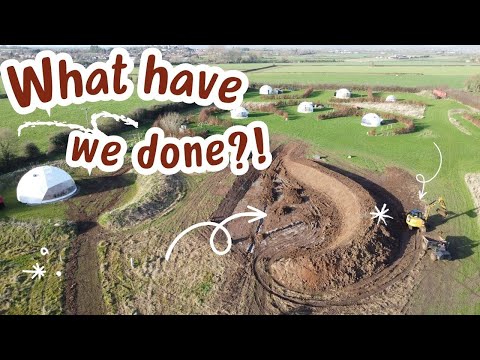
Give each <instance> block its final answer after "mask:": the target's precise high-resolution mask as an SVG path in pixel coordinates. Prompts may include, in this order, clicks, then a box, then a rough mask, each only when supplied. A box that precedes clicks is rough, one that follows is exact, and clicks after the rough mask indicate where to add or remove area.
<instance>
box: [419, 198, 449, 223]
mask: <svg viewBox="0 0 480 360" xmlns="http://www.w3.org/2000/svg"><path fill="white" fill-rule="evenodd" d="M437 204H438V205H439V206H440V208H437V213H439V214H440V215H442V216H443V217H446V216H447V214H448V211H447V204H446V203H445V199H444V198H443V197H439V198H438V199H437V200H435V201H432V202H431V203H430V204H428V205H427V209H426V211H425V218H424V219H425V221H427V220H428V218H429V217H430V213H431V211H432V209H433V208H434V207H435V205H437Z"/></svg>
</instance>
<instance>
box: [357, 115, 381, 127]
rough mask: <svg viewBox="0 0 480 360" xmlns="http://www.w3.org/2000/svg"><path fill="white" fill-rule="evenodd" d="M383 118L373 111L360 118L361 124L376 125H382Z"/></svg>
mask: <svg viewBox="0 0 480 360" xmlns="http://www.w3.org/2000/svg"><path fill="white" fill-rule="evenodd" d="M382 121H383V119H382V118H381V117H380V116H378V115H377V114H374V113H368V114H366V115H365V116H364V117H363V118H362V126H366V127H378V126H380V125H382Z"/></svg>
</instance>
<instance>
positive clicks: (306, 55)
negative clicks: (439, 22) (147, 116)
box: [0, 45, 480, 66]
mask: <svg viewBox="0 0 480 360" xmlns="http://www.w3.org/2000/svg"><path fill="white" fill-rule="evenodd" d="M149 47H155V48H158V49H160V50H161V51H162V55H163V58H164V59H165V60H167V61H169V62H171V63H172V64H180V63H184V62H188V63H192V64H199V63H218V64H220V63H301V62H342V61H345V59H347V58H349V57H353V58H370V59H384V60H391V61H402V60H410V59H428V58H431V57H438V56H441V57H443V56H445V57H448V56H450V57H451V56H461V58H462V59H463V61H465V62H466V63H480V56H479V54H466V53H465V54H462V53H461V52H460V51H438V50H434V49H432V50H431V51H422V52H419V53H415V52H414V51H413V52H412V53H397V52H393V51H391V52H389V51H374V50H372V51H365V50H363V51H361V52H359V51H353V50H345V49H335V48H332V49H324V50H309V49H295V48H292V49H287V48H285V49H272V48H267V47H265V48H255V49H251V48H248V47H225V46H223V45H212V46H208V47H205V48H191V47H188V46H184V45H145V46H131V47H128V46H127V47H125V48H126V49H127V50H128V52H129V54H130V56H131V57H132V58H133V59H134V63H135V64H136V65H138V64H139V62H140V57H141V54H142V52H143V50H145V49H146V48H149ZM42 50H45V48H37V47H35V46H32V47H23V46H6V45H3V46H0V62H2V61H4V60H7V59H17V60H25V59H33V58H34V57H35V55H36V54H37V53H39V52H40V51H42ZM51 50H53V51H55V52H61V51H63V52H67V53H68V54H70V55H71V56H72V58H73V60H74V61H75V62H78V63H80V64H82V65H84V66H88V65H90V64H92V63H94V62H97V61H105V60H107V59H108V56H109V54H110V51H111V48H108V47H105V46H98V45H91V46H85V47H80V46H77V47H71V48H67V47H62V48H58V47H57V48H55V47H52V49H51Z"/></svg>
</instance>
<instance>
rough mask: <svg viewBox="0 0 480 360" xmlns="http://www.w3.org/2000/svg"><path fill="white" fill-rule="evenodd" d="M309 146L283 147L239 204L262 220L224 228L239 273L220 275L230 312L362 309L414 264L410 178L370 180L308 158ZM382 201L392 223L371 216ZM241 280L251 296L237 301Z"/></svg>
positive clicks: (392, 174) (389, 174) (391, 172)
mask: <svg viewBox="0 0 480 360" xmlns="http://www.w3.org/2000/svg"><path fill="white" fill-rule="evenodd" d="M305 150H306V147H305V145H304V144H301V143H290V144H287V145H284V146H282V147H281V148H279V149H278V150H277V151H276V154H275V156H274V161H273V162H272V165H271V166H270V167H269V169H268V170H266V171H263V172H262V173H261V174H260V176H259V178H258V179H257V180H256V181H254V182H253V183H252V184H251V187H250V188H249V190H248V191H247V192H246V193H245V195H244V196H243V197H242V198H241V199H240V200H239V201H238V204H237V206H236V207H235V212H240V211H245V208H246V206H247V205H250V206H254V207H256V208H258V209H261V210H262V211H265V212H266V213H267V217H266V218H265V219H263V220H261V221H260V222H254V223H252V224H245V222H244V221H236V222H235V221H234V222H231V223H229V224H228V225H227V228H228V230H229V232H230V233H231V234H232V238H233V244H234V247H233V250H232V253H233V254H232V255H231V259H232V260H234V261H235V263H237V264H239V267H238V268H237V269H238V270H232V271H231V272H229V273H228V275H227V274H226V276H227V277H228V278H229V279H231V283H230V282H228V283H227V285H226V291H225V292H224V293H223V294H222V295H221V300H222V301H224V302H225V303H228V304H234V303H239V304H240V305H238V306H237V307H235V308H232V309H231V310H229V311H232V312H247V313H278V312H282V313H283V312H288V311H290V310H292V309H294V308H295V307H296V306H297V307H298V305H301V306H303V307H305V306H306V307H308V308H309V309H315V308H316V309H319V308H329V309H334V308H335V309H338V306H350V305H354V304H358V303H359V302H361V301H364V299H366V298H368V297H370V296H372V295H373V294H378V293H380V292H382V291H384V290H385V289H387V288H388V287H389V286H390V285H392V284H393V283H396V282H397V281H398V280H401V279H404V278H405V277H406V276H407V275H408V274H409V273H410V271H411V269H412V267H413V266H414V264H415V263H416V262H417V258H418V256H417V255H416V254H417V252H416V251H415V249H416V247H417V245H416V240H415V241H410V240H411V239H412V237H411V236H412V234H410V233H409V232H408V229H407V228H406V226H405V224H404V223H403V221H404V220H403V219H404V218H405V211H404V206H407V207H408V208H410V207H411V206H413V205H414V200H415V199H413V198H412V199H410V197H411V196H410V192H411V191H409V189H410V188H412V189H416V184H415V181H414V179H413V180H412V179H410V177H411V176H410V175H408V174H404V173H403V172H401V171H399V170H396V169H387V170H386V171H385V173H384V174H382V175H381V176H379V177H378V178H377V179H376V180H375V181H372V180H370V179H369V178H368V177H366V176H368V175H367V174H365V175H363V176H362V175H359V174H354V173H350V172H348V171H346V170H342V169H339V168H335V167H333V166H331V165H322V164H320V163H317V162H315V161H313V160H308V159H306V158H305V154H304V152H305ZM400 184H401V186H400ZM383 186H385V187H386V188H388V189H394V192H390V191H389V190H386V188H384V187H383ZM399 186H400V187H399ZM412 194H413V195H412V196H414V195H415V191H413V192H412ZM399 199H402V200H399ZM383 204H386V205H387V208H388V209H389V212H388V215H390V216H392V217H393V219H390V218H388V219H386V220H387V224H388V225H387V226H385V225H384V224H383V223H380V224H378V223H377V220H376V219H375V220H373V219H372V216H371V214H370V212H373V211H375V206H377V207H378V208H379V209H381V208H382V206H383ZM216 215H217V216H218V217H220V218H223V217H224V216H225V215H227V214H221V211H220V213H218V212H217V213H216ZM222 215H223V216H222ZM242 263H243V264H244V265H241V264H242ZM247 264H251V269H252V273H253V275H254V279H255V280H254V283H251V282H250V281H249V280H248V278H249V271H250V270H247V271H246V272H244V271H242V268H243V269H245V267H246V268H247V269H248V268H250V266H248V265H247ZM239 283H245V284H249V285H248V286H247V285H244V287H245V289H251V290H249V291H248V290H245V291H244V292H242V295H239V293H238V284H239ZM252 295H253V299H252V298H251V297H252ZM252 302H253V303H252ZM336 307H337V308H336ZM292 311H293V310H292ZM309 311H315V312H317V310H309ZM319 311H320V310H319ZM326 311H329V310H326ZM331 311H332V312H335V311H338V310H331Z"/></svg>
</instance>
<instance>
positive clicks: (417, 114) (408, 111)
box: [345, 102, 425, 119]
mask: <svg viewBox="0 0 480 360" xmlns="http://www.w3.org/2000/svg"><path fill="white" fill-rule="evenodd" d="M345 104H348V105H352V106H357V107H360V108H362V109H372V110H378V111H385V112H390V113H395V114H400V115H405V116H410V117H413V118H416V119H422V118H423V115H424V113H425V106H420V105H414V104H405V103H402V102H394V103H387V102H385V103H374V102H348V103H345Z"/></svg>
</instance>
